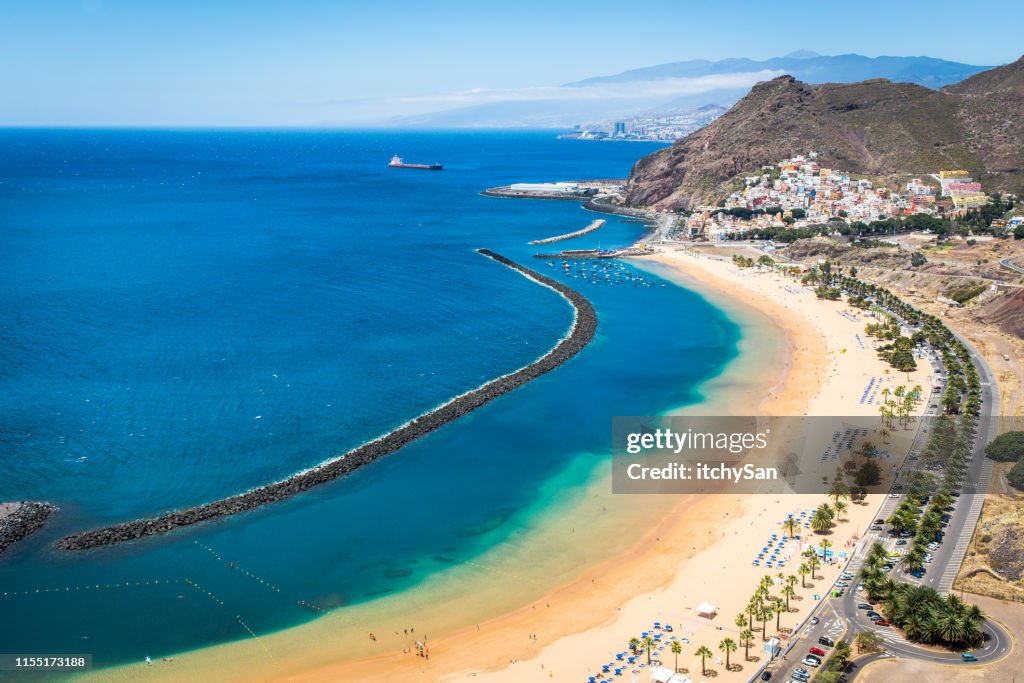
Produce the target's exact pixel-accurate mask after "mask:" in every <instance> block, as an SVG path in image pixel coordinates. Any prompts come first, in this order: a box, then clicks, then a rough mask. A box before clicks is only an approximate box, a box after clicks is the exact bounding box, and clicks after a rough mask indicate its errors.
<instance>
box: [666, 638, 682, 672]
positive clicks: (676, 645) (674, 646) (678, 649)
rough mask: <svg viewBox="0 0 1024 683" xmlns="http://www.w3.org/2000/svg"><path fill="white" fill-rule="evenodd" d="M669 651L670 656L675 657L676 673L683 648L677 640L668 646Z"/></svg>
mask: <svg viewBox="0 0 1024 683" xmlns="http://www.w3.org/2000/svg"><path fill="white" fill-rule="evenodd" d="M669 649H670V650H672V654H674V655H675V656H676V672H678V671H679V654H680V653H681V652H682V651H683V646H682V644H681V643H680V642H679V641H678V640H673V641H672V644H671V645H670V646H669Z"/></svg>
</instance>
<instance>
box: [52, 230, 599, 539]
mask: <svg viewBox="0 0 1024 683" xmlns="http://www.w3.org/2000/svg"><path fill="white" fill-rule="evenodd" d="M479 253H480V254H483V255H484V256H486V257H488V258H491V259H493V260H495V261H497V262H498V263H500V264H502V265H505V266H507V267H509V268H511V269H513V270H515V271H517V272H519V273H520V274H522V275H523V276H525V277H527V278H528V279H530V280H533V281H534V282H536V283H537V284H540V285H542V286H544V287H548V288H549V289H553V290H555V291H556V292H558V293H559V294H560V295H561V296H562V297H563V298H565V299H566V300H567V301H568V302H569V304H570V305H571V306H572V308H573V321H572V327H571V328H570V330H569V332H568V333H567V334H566V335H565V336H564V337H563V338H562V339H561V340H559V342H558V343H557V344H556V345H555V346H554V348H552V349H551V350H550V351H548V352H547V353H546V354H544V355H543V356H541V357H540V358H538V359H537V360H535V361H534V362H532V363H530V364H529V365H527V366H525V367H522V368H520V369H519V370H516V371H515V372H513V373H510V374H507V375H503V376H502V377H498V378H496V379H493V380H491V381H489V382H487V383H486V384H484V385H482V386H480V387H478V388H476V389H473V390H471V391H467V392H466V393H464V394H461V395H459V396H456V397H455V398H453V399H452V400H450V401H448V402H447V403H445V404H443V405H441V406H439V407H437V408H434V409H433V410H430V411H429V412H426V413H424V414H422V415H420V416H419V417H416V418H414V419H412V420H410V421H409V422H407V423H405V424H404V425H402V426H400V427H398V428H397V429H395V430H394V431H392V432H389V433H388V434H385V435H384V436H381V437H379V438H377V439H374V440H373V441H370V442H368V443H365V444H363V445H362V446H359V447H358V448H355V449H353V450H351V451H349V452H347V453H345V454H344V455H341V456H338V457H337V458H333V459H331V460H328V461H326V462H324V463H321V464H319V465H317V466H316V467H313V468H310V469H308V470H304V471H302V472H299V473H298V474H295V475H292V476H291V477H288V478H287V479H283V480H281V481H277V482H274V483H272V484H267V485H265V486H261V487H259V488H257V489H252V490H250V491H246V492H244V493H239V494H237V495H234V496H231V497H230V498H224V499H222V500H218V501H215V502H212V503H206V504H204V505H198V506H195V507H191V508H187V509H185V510H176V511H174V512H168V513H165V514H162V515H159V516H157V517H152V518H150V519H141V520H136V521H132V522H125V523H123V524H117V525H114V526H110V527H106V528H103V529H95V530H92V531H84V532H81V533H77V534H72V535H70V536H65V537H64V538H62V539H60V540H59V541H58V542H57V547H58V548H60V549H61V550H69V551H73V550H86V549H89V548H97V547H101V546H107V545H114V544H116V543H124V542H126V541H133V540H136V539H139V538H143V537H145V536H155V535H158V534H164V533H167V532H169V531H173V530H174V529H177V528H179V527H186V526H191V525H193V524H199V523H201V522H207V521H211V520H215V519H218V518H220V517H228V516H230V515H236V514H239V513H242V512H246V511H248V510H253V509H255V508H258V507H261V506H263V505H269V504H271V503H276V502H278V501H281V500H284V499H286V498H290V497H292V496H295V495H298V494H300V493H303V492H305V491H308V490H310V489H311V488H313V487H315V486H319V485H321V484H325V483H327V482H330V481H333V480H335V479H338V478H339V477H343V476H345V475H347V474H350V473H352V472H354V471H355V470H357V469H359V468H360V467H363V466H364V465H368V464H370V463H372V462H373V461H375V460H377V459H378V458H382V457H384V456H386V455H389V454H391V453H394V452H395V451H397V450H398V449H400V448H402V447H403V446H405V445H406V444H408V443H411V442H412V441H415V440H416V439H419V438H420V437H422V436H426V435H427V434H429V433H430V432H432V431H434V430H436V429H438V428H439V427H442V426H444V425H446V424H448V423H449V422H451V421H453V420H457V419H459V418H460V417H462V416H463V415H466V414H467V413H470V412H472V411H473V410H476V409H477V408H479V407H480V406H482V405H484V404H485V403H488V402H489V401H493V400H494V399H496V398H498V397H499V396H503V395H504V394H507V393H509V392H510V391H513V390H514V389H517V388H519V387H521V386H523V385H524V384H526V383H527V382H529V381H530V380H532V379H535V378H537V377H539V376H541V375H543V374H545V373H547V372H550V371H552V370H554V369H555V368H557V367H558V366H559V365H561V364H562V363H564V362H566V361H567V360H569V359H570V358H572V357H573V356H575V355H576V354H577V353H579V352H580V351H581V350H582V349H583V348H584V347H585V346H586V345H587V344H588V343H590V341H591V340H592V339H593V338H594V333H595V331H596V330H597V314H596V313H595V312H594V307H593V306H592V305H591V304H590V302H589V301H588V300H587V299H586V298H585V297H583V295H581V294H580V293H579V292H577V291H576V290H574V289H572V288H570V287H567V286H566V285H564V284H562V283H561V282H558V281H557V280H553V279H551V278H549V277H546V276H544V275H541V274H540V273H537V272H535V271H533V270H530V269H529V268H526V267H524V266H521V265H519V264H517V263H514V262H513V261H510V260H509V259H507V258H505V257H504V256H501V255H500V254H496V253H494V252H493V251H490V250H488V249H480V250H479Z"/></svg>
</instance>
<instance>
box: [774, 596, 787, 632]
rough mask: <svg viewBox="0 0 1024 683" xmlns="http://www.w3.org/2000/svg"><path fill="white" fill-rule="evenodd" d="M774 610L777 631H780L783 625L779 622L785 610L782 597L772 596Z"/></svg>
mask: <svg viewBox="0 0 1024 683" xmlns="http://www.w3.org/2000/svg"><path fill="white" fill-rule="evenodd" d="M787 609H788V608H787ZM772 612H775V632H776V633H778V632H779V631H781V630H782V626H781V625H780V624H779V620H780V619H782V612H783V604H782V598H772Z"/></svg>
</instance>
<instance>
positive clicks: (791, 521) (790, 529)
mask: <svg viewBox="0 0 1024 683" xmlns="http://www.w3.org/2000/svg"><path fill="white" fill-rule="evenodd" d="M782 528H783V529H785V530H786V535H787V536H789V537H790V538H793V536H795V535H796V530H797V529H799V528H800V522H798V521H796V518H794V517H793V515H790V516H789V517H787V518H786V521H785V522H783V523H782Z"/></svg>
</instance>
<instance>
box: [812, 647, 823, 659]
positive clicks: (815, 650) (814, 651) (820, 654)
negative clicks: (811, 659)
mask: <svg viewBox="0 0 1024 683" xmlns="http://www.w3.org/2000/svg"><path fill="white" fill-rule="evenodd" d="M810 651H811V654H812V655H817V656H818V657H824V656H825V651H824V650H822V649H821V648H820V647H812V648H811V650H810Z"/></svg>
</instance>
